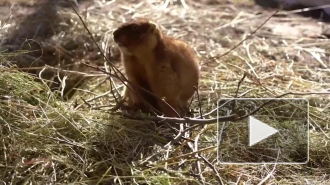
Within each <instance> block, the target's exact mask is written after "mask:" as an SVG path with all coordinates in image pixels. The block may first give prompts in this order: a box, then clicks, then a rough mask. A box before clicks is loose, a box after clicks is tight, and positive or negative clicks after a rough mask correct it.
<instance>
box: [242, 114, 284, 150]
mask: <svg viewBox="0 0 330 185" xmlns="http://www.w3.org/2000/svg"><path fill="white" fill-rule="evenodd" d="M277 132H278V130H276V129H275V128H273V127H271V126H269V125H267V124H265V123H263V122H261V121H259V120H257V119H256V118H254V117H252V116H249V146H252V145H255V144H256V143H258V142H260V141H262V140H264V139H266V138H267V137H269V136H271V135H273V134H275V133H277Z"/></svg>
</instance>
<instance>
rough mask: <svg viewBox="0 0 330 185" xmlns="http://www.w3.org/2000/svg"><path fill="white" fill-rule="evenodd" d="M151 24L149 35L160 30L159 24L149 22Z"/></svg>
mask: <svg viewBox="0 0 330 185" xmlns="http://www.w3.org/2000/svg"><path fill="white" fill-rule="evenodd" d="M149 24H150V28H149V33H154V32H156V31H157V30H158V29H159V28H158V24H157V23H155V22H153V21H150V20H149Z"/></svg>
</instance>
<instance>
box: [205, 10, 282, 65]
mask: <svg viewBox="0 0 330 185" xmlns="http://www.w3.org/2000/svg"><path fill="white" fill-rule="evenodd" d="M279 11H280V9H277V10H276V11H275V12H274V13H273V14H272V15H271V16H269V17H268V18H267V19H266V20H265V21H264V22H263V23H262V24H261V25H260V26H259V27H258V28H257V29H255V30H254V31H253V32H252V33H250V35H249V36H247V37H246V38H245V39H243V40H241V41H240V42H239V43H238V44H236V45H235V46H234V47H232V48H231V49H230V50H229V51H227V52H225V53H224V54H222V55H220V56H219V57H217V58H221V57H223V56H225V55H227V54H229V53H230V52H232V51H233V50H235V49H236V48H237V47H238V46H240V45H241V44H242V43H243V42H244V41H246V40H248V39H250V38H251V37H252V36H253V35H254V34H255V33H256V32H257V31H258V30H259V29H260V28H261V27H263V26H264V25H265V24H266V23H267V22H268V21H269V20H270V19H271V18H272V17H274V15H276V14H277V13H278V12H279ZM210 62H213V61H209V62H206V63H204V65H205V64H208V63H210Z"/></svg>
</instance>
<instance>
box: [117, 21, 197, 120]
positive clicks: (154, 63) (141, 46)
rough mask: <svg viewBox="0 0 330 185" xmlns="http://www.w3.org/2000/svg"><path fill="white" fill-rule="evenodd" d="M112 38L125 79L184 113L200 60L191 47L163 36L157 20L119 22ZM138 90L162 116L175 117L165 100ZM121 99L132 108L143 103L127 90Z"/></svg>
mask: <svg viewBox="0 0 330 185" xmlns="http://www.w3.org/2000/svg"><path fill="white" fill-rule="evenodd" d="M113 37H114V41H115V42H116V43H117V44H118V46H119V48H120V50H121V53H122V62H123V65H124V68H125V74H126V77H127V79H128V80H129V81H130V82H131V83H134V84H137V85H139V86H141V87H143V88H145V89H147V90H149V91H151V92H153V93H154V94H155V95H156V96H158V97H159V98H162V99H163V100H165V101H166V102H167V103H168V104H169V105H171V107H173V108H174V110H175V111H176V112H177V113H178V114H179V116H183V115H184V111H183V110H184V109H185V110H186V109H187V107H188V101H189V100H190V99H191V98H192V96H193V94H194V92H195V88H194V87H198V81H199V61H198V59H197V57H196V54H195V52H194V51H193V49H192V48H191V47H189V45H188V44H186V43H185V42H183V41H181V40H177V39H174V38H170V37H167V36H165V35H163V34H162V31H161V30H160V28H159V26H158V25H157V24H156V23H154V22H152V21H150V20H146V19H138V20H134V21H131V22H129V23H124V24H122V25H121V26H119V27H118V28H117V29H116V30H115V31H114V32H113ZM135 89H136V88H135ZM139 93H141V95H142V96H143V97H144V99H145V100H147V101H148V102H149V103H150V104H151V105H153V106H154V107H155V108H157V109H159V110H160V111H161V112H162V113H164V115H165V116H170V117H177V116H178V115H177V114H176V113H175V112H174V111H173V110H172V109H171V108H170V107H168V105H166V104H165V103H164V102H162V101H157V99H155V98H153V97H152V96H150V95H148V94H146V93H143V92H141V91H139ZM124 98H125V99H126V100H127V104H128V105H129V106H132V107H134V106H140V105H141V103H142V100H141V99H139V98H138V96H136V95H135V94H134V93H132V92H131V91H130V90H129V89H126V90H125V92H124Z"/></svg>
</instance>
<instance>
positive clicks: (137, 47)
mask: <svg viewBox="0 0 330 185" xmlns="http://www.w3.org/2000/svg"><path fill="white" fill-rule="evenodd" d="M160 37H161V32H160V29H159V26H158V25H157V24H156V23H154V22H152V21H150V20H147V19H137V20H134V21H131V22H128V23H124V24H122V25H120V26H119V27H118V28H117V29H116V30H115V31H114V32H113V40H114V41H115V42H116V44H117V45H118V46H119V48H120V50H121V51H122V52H123V53H124V54H128V55H134V54H136V53H137V52H144V51H150V50H153V49H154V48H155V47H156V45H157V41H158V40H159V39H160Z"/></svg>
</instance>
